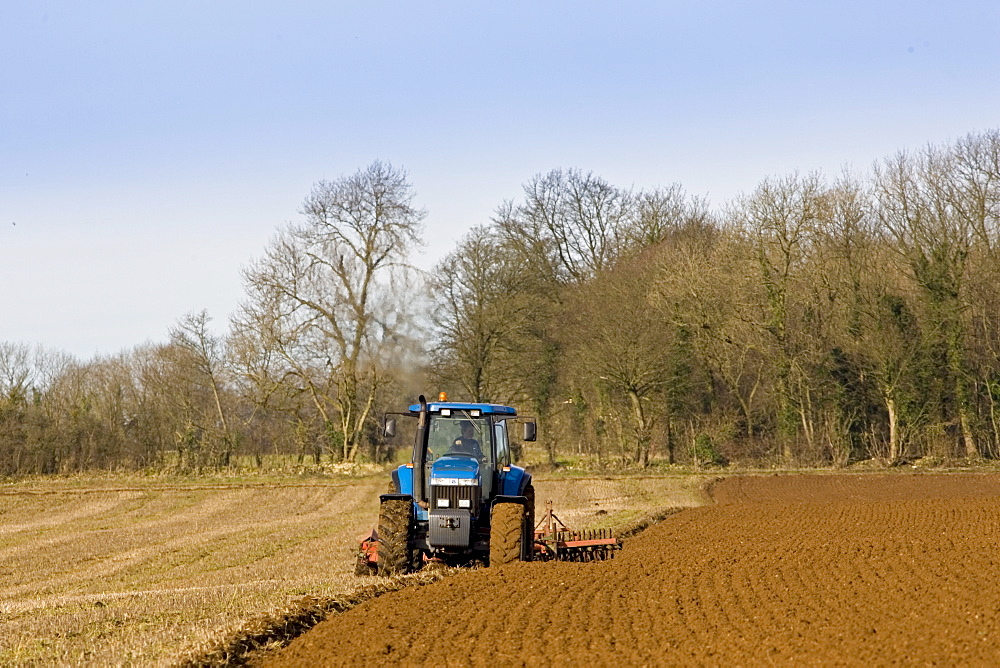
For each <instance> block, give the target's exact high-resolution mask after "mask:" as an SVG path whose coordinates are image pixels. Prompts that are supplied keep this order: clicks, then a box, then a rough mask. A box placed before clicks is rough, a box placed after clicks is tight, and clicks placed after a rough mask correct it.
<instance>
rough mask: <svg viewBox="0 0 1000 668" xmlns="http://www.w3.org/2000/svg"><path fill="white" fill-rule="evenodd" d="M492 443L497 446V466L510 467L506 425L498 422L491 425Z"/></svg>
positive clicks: (501, 421)
mask: <svg viewBox="0 0 1000 668" xmlns="http://www.w3.org/2000/svg"><path fill="white" fill-rule="evenodd" d="M493 437H494V438H493V441H494V442H495V443H496V446H497V466H510V444H509V443H508V442H507V423H506V422H504V421H503V420H498V421H497V423H496V424H494V425H493Z"/></svg>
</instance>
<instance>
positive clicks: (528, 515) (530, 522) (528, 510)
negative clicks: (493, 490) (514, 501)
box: [521, 483, 535, 561]
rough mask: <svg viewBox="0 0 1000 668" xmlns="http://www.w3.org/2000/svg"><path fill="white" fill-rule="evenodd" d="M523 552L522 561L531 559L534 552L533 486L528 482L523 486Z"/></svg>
mask: <svg viewBox="0 0 1000 668" xmlns="http://www.w3.org/2000/svg"><path fill="white" fill-rule="evenodd" d="M524 498H525V499H526V501H525V503H524V514H525V520H524V545H523V547H524V552H522V553H521V560H522V561H531V559H532V557H533V556H534V553H535V486H534V485H532V484H531V483H528V486H527V487H525V488H524Z"/></svg>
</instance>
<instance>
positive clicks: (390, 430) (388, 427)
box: [382, 418, 396, 438]
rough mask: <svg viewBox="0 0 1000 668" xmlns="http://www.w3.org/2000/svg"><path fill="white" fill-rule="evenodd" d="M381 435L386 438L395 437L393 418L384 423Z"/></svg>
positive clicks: (394, 421)
mask: <svg viewBox="0 0 1000 668" xmlns="http://www.w3.org/2000/svg"><path fill="white" fill-rule="evenodd" d="M382 433H383V434H384V435H385V437H386V438H392V437H393V436H395V435H396V419H395V418H390V419H388V420H386V421H385V428H384V429H383V430H382Z"/></svg>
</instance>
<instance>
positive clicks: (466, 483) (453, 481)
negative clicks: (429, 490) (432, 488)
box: [431, 477, 479, 487]
mask: <svg viewBox="0 0 1000 668" xmlns="http://www.w3.org/2000/svg"><path fill="white" fill-rule="evenodd" d="M431 484H432V485H444V486H447V487H474V486H476V485H478V484H479V481H478V480H476V479H475V478H437V477H434V478H431Z"/></svg>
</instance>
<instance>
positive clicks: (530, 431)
mask: <svg viewBox="0 0 1000 668" xmlns="http://www.w3.org/2000/svg"><path fill="white" fill-rule="evenodd" d="M535 435H536V434H535V423H534V422H525V423H524V439H523V440H525V441H529V442H530V441H534V440H535Z"/></svg>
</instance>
